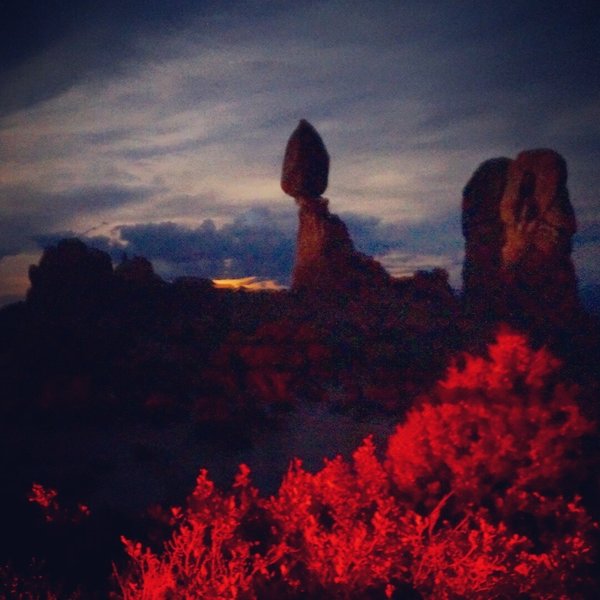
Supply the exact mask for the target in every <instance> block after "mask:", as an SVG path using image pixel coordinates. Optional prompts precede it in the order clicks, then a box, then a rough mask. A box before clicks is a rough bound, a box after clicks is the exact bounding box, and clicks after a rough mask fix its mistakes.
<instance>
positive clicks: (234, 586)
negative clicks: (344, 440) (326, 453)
mask: <svg viewBox="0 0 600 600" xmlns="http://www.w3.org/2000/svg"><path fill="white" fill-rule="evenodd" d="M462 363H463V364H462V365H461V366H459V365H458V363H457V364H455V365H454V366H453V367H451V368H450V369H449V371H448V373H447V376H446V378H445V380H444V381H441V382H440V383H439V385H438V386H437V387H436V388H435V389H434V390H433V391H432V393H431V394H430V395H429V396H428V397H427V398H424V399H422V401H421V402H420V403H419V405H418V406H416V407H415V408H413V409H412V410H411V411H410V412H409V413H408V414H407V416H406V419H405V421H404V422H403V423H401V424H400V425H398V427H397V428H396V431H395V432H394V433H393V435H392V436H391V437H390V439H389V440H388V446H387V449H386V451H385V455H384V456H383V457H381V458H380V457H379V456H378V453H377V449H376V448H375V445H374V443H373V440H372V439H371V438H367V439H366V440H365V441H364V442H363V444H362V446H361V447H360V448H358V449H357V450H356V451H355V453H354V455H353V456H352V458H351V459H350V460H345V459H343V458H342V457H337V458H335V459H333V460H329V461H325V465H324V467H323V468H322V469H321V470H320V471H319V472H317V473H314V474H313V473H310V472H307V471H306V470H305V469H303V467H302V463H301V461H299V460H295V461H293V462H292V464H291V465H290V468H289V470H288V473H287V474H286V476H285V478H284V480H283V482H282V484H281V486H280V488H279V491H278V492H277V494H276V495H274V496H272V497H269V498H263V497H261V496H260V495H259V493H258V491H257V490H256V489H255V488H253V487H252V485H251V483H250V478H249V469H248V468H247V467H246V466H244V465H242V466H241V467H240V471H239V474H238V476H237V478H236V480H235V484H234V486H233V489H232V491H231V492H230V493H222V492H220V491H219V490H217V489H215V487H214V485H213V484H212V483H211V482H210V481H209V479H208V478H207V474H206V472H205V471H202V472H201V473H200V475H199V477H198V480H197V483H196V488H195V490H194V492H193V493H192V495H191V496H190V498H189V501H188V504H187V506H186V508H184V509H179V508H178V509H173V510H172V520H173V533H172V536H171V538H170V540H169V541H168V542H167V543H166V544H165V545H164V547H163V548H162V550H161V551H160V552H155V551H153V550H151V549H149V548H143V547H142V546H141V544H139V543H136V542H133V541H130V540H127V539H124V540H123V541H124V545H125V550H126V552H127V554H128V556H129V566H128V568H127V569H125V570H124V571H123V572H119V573H117V574H116V578H117V581H118V584H119V589H120V591H121V595H122V597H123V598H124V599H125V600H142V599H143V600H154V599H156V600H158V599H163V598H214V599H223V600H225V599H232V600H233V599H238V598H239V599H256V598H261V599H262V598H265V599H266V598H307V597H309V598H310V597H313V598H342V599H343V598H357V597H361V598H363V597H364V598H377V597H378V598H394V597H398V598H399V597H403V598H406V597H413V598H418V597H422V598H436V599H451V598H467V599H470V598H473V599H478V598H481V599H494V598H498V599H500V598H517V597H527V598H535V599H550V598H578V597H584V596H585V594H586V593H588V592H586V589H587V588H586V586H587V585H588V584H589V582H588V581H587V579H588V575H587V574H588V573H589V568H588V566H589V565H590V564H591V563H592V561H593V538H594V535H595V531H596V529H597V524H596V523H594V522H593V521H592V519H591V517H590V516H589V515H588V513H587V512H586V510H585V508H584V507H583V506H582V502H581V498H580V497H579V496H578V494H577V490H578V480H577V477H576V475H577V476H582V477H583V474H584V473H585V470H586V468H587V466H586V459H585V456H583V455H582V453H581V451H580V444H581V440H582V438H583V436H586V435H588V434H590V433H591V432H592V431H593V424H592V423H591V422H590V421H588V420H587V419H586V418H585V417H584V416H583V415H582V414H581V412H580V410H579V408H578V405H577V389H576V388H574V387H569V386H566V385H564V384H562V383H561V382H560V381H559V367H560V365H559V362H558V361H557V360H556V359H555V358H554V357H553V356H552V355H551V354H550V353H549V352H548V351H547V350H546V349H544V348H542V349H539V350H533V349H531V348H530V346H529V345H528V343H527V340H526V338H525V337H524V336H522V335H521V334H517V333H511V332H503V333H501V334H499V335H498V338H497V340H496V342H495V343H494V344H492V345H490V347H489V348H488V355H487V356H486V357H475V356H470V355H466V356H465V357H464V360H463V361H462Z"/></svg>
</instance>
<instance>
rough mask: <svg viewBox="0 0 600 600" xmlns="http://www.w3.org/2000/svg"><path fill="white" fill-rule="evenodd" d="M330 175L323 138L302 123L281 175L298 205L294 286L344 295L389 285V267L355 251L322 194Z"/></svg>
mask: <svg viewBox="0 0 600 600" xmlns="http://www.w3.org/2000/svg"><path fill="white" fill-rule="evenodd" d="M328 174H329V155H328V153H327V149H326V148H325V144H324V143H323V140H322V139H321V136H320V135H319V134H318V133H317V131H316V130H315V128H314V127H313V126H312V125H311V124H310V123H309V122H308V121H305V120H302V121H300V123H299V125H298V127H297V128H296V129H295V131H294V132H293V133H292V135H291V137H290V139H289V141H288V144H287V147H286V150H285V156H284V159H283V169H282V176H281V187H282V189H283V191H284V192H285V193H286V194H289V195H290V196H293V197H294V198H295V200H296V203H297V204H298V206H299V208H300V210H299V214H298V218H299V227H298V240H297V245H296V259H295V262H294V270H293V274H292V289H293V290H295V291H300V290H302V291H312V292H318V293H321V294H323V293H326V294H330V295H336V294H338V295H339V294H340V293H341V294H343V295H345V293H346V292H348V291H349V290H350V289H352V290H354V291H357V290H358V289H359V288H361V287H362V288H364V287H373V286H377V285H378V284H379V285H380V284H384V285H389V283H390V280H391V278H390V276H389V275H388V273H387V272H386V271H385V269H384V268H383V267H382V266H381V265H380V264H379V263H378V262H376V261H375V260H373V259H372V258H369V257H367V256H365V255H363V254H361V253H360V252H357V251H356V249H355V248H354V244H353V243H352V240H351V239H350V235H349V234H348V230H347V229H346V225H345V224H344V223H343V221H342V220H341V219H340V218H339V217H338V216H337V215H334V214H331V213H330V212H329V208H328V204H329V201H328V200H327V199H325V198H321V194H322V193H323V192H324V191H325V189H326V187H327V177H328Z"/></svg>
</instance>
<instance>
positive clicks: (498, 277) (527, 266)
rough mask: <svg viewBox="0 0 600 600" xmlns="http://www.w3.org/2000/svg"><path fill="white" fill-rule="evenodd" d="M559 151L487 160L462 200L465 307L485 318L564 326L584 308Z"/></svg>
mask: <svg viewBox="0 0 600 600" xmlns="http://www.w3.org/2000/svg"><path fill="white" fill-rule="evenodd" d="M566 182H567V166H566V163H565V160H564V159H563V158H562V156H560V154H558V153H557V152H555V151H553V150H548V149H537V150H527V151H525V152H521V153H520V154H519V155H518V156H517V158H516V159H515V160H510V159H507V158H498V159H493V160H489V161H486V162H485V163H483V164H482V165H480V167H479V168H478V169H477V170H476V171H475V173H474V174H473V176H472V177H471V179H470V181H469V182H468V184H467V186H466V187H465V189H464V193H463V215H462V216H463V233H464V236H465V241H466V252H465V264H464V269H463V281H464V295H465V300H466V303H467V307H468V308H469V310H471V311H472V312H473V313H475V314H478V315H479V316H488V317H490V318H498V317H500V318H509V317H515V318H517V319H518V318H521V317H523V318H524V319H529V320H532V321H533V322H536V323H539V324H542V323H544V322H547V323H549V324H551V323H554V322H555V323H556V324H559V323H560V322H561V321H562V320H564V319H565V318H566V315H574V314H576V313H577V309H578V305H579V303H578V299H577V281H576V277H575V270H574V267H573V263H572V260H571V248H572V237H573V235H574V233H575V231H576V222H575V215H574V212H573V207H572V205H571V202H570V200H569V193H568V190H567V187H566Z"/></svg>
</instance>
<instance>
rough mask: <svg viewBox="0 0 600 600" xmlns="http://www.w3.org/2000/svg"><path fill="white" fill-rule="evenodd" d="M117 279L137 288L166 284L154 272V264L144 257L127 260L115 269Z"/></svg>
mask: <svg viewBox="0 0 600 600" xmlns="http://www.w3.org/2000/svg"><path fill="white" fill-rule="evenodd" d="M115 277H117V278H118V279H120V280H122V281H125V282H127V283H131V284H134V285H136V286H143V287H147V286H157V285H163V284H164V283H165V282H164V281H163V280H162V279H161V278H160V277H159V276H158V275H157V274H156V273H155V272H154V267H153V266H152V263H151V262H150V261H149V260H148V259H147V258H144V257H143V256H134V257H133V258H125V259H124V260H123V261H122V262H121V263H120V264H119V266H118V267H117V268H116V269H115Z"/></svg>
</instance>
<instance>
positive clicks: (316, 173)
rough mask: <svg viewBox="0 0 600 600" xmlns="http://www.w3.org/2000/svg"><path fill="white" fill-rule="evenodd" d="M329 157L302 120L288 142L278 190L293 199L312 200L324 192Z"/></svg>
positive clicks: (311, 130)
mask: <svg viewBox="0 0 600 600" xmlns="http://www.w3.org/2000/svg"><path fill="white" fill-rule="evenodd" d="M328 175H329V154H327V149H326V148H325V144H324V143H323V140H322V139H321V136H320V135H319V134H318V133H317V130H316V129H315V128H314V127H313V126H312V125H311V124H310V123H309V122H308V121H305V120H304V119H302V120H301V121H300V123H299V124H298V127H296V129H295V130H294V132H293V133H292V135H291V136H290V139H289V140H288V143H287V147H286V149H285V157H284V159H283V169H282V173H281V188H282V189H283V191H284V192H285V193H286V194H288V195H289V196H292V197H294V198H300V197H302V196H308V197H309V198H315V197H318V196H320V195H321V194H323V192H324V191H325V190H326V189H327V177H328Z"/></svg>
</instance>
